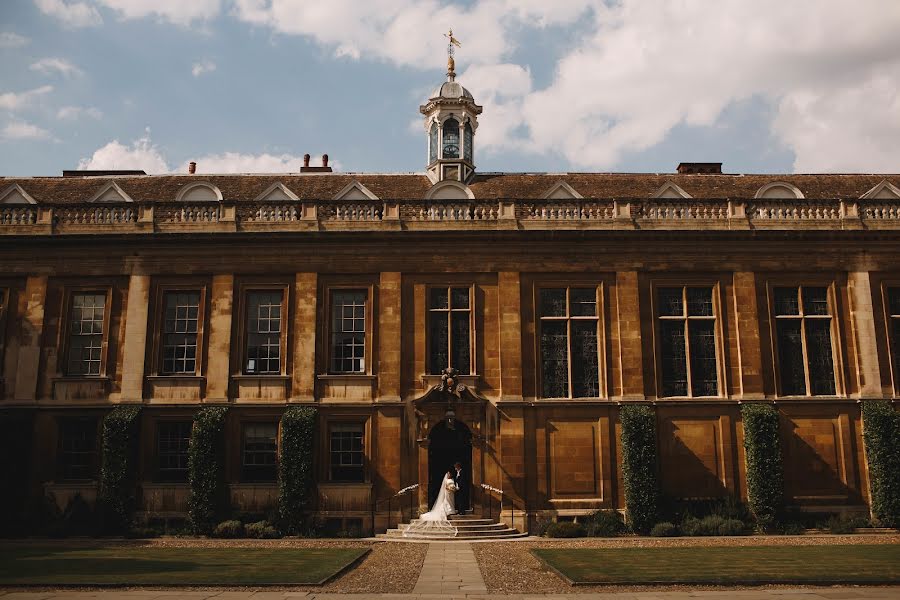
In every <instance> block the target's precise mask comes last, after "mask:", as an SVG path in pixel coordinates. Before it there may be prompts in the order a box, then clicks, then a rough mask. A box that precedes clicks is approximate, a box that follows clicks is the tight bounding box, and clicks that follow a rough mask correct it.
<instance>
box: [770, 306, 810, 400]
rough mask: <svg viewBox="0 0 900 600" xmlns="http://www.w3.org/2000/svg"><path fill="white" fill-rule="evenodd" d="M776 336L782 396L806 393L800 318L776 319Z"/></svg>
mask: <svg viewBox="0 0 900 600" xmlns="http://www.w3.org/2000/svg"><path fill="white" fill-rule="evenodd" d="M776 326H777V336H778V361H779V367H780V368H779V372H780V373H781V393H782V395H784V396H799V395H805V394H806V378H805V370H804V365H803V344H802V341H801V339H800V320H799V319H781V320H779V321H776Z"/></svg>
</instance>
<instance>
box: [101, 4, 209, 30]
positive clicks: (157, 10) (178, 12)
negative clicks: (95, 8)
mask: <svg viewBox="0 0 900 600" xmlns="http://www.w3.org/2000/svg"><path fill="white" fill-rule="evenodd" d="M98 1H99V2H100V3H102V4H103V5H105V6H106V7H108V8H111V9H113V10H114V11H116V12H117V13H118V15H119V17H121V18H123V19H142V18H144V17H156V18H158V19H160V20H163V21H169V22H171V23H175V24H176V25H184V26H187V25H189V24H190V23H191V22H193V21H197V20H205V19H211V18H213V17H215V16H216V15H218V14H219V12H220V11H221V5H222V2H221V0H98Z"/></svg>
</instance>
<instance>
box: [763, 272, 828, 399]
mask: <svg viewBox="0 0 900 600" xmlns="http://www.w3.org/2000/svg"><path fill="white" fill-rule="evenodd" d="M774 301H775V335H776V339H777V344H778V363H779V369H778V370H779V375H780V380H781V394H782V395H783V396H805V395H810V396H819V395H826V396H828V395H833V394H834V393H835V382H834V356H833V354H832V346H831V302H830V301H829V299H828V288H827V287H813V286H791V287H776V288H775V289H774Z"/></svg>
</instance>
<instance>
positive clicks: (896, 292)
mask: <svg viewBox="0 0 900 600" xmlns="http://www.w3.org/2000/svg"><path fill="white" fill-rule="evenodd" d="M888 307H889V308H888V310H889V311H890V313H891V314H892V315H900V288H891V289H889V290H888Z"/></svg>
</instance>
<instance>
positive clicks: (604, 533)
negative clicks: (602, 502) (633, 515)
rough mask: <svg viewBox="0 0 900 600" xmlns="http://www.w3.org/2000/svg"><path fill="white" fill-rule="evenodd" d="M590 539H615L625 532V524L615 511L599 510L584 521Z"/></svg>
mask: <svg viewBox="0 0 900 600" xmlns="http://www.w3.org/2000/svg"><path fill="white" fill-rule="evenodd" d="M584 530H585V534H586V535H587V536H588V537H613V536H616V535H619V534H620V533H622V532H624V531H625V523H623V522H622V517H620V516H619V513H618V511H615V510H598V511H596V512H594V513H592V514H590V515H589V516H588V517H587V518H586V519H585V521H584Z"/></svg>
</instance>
